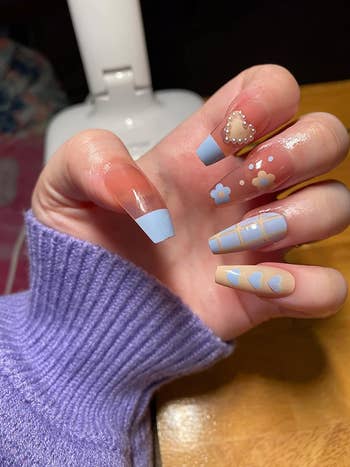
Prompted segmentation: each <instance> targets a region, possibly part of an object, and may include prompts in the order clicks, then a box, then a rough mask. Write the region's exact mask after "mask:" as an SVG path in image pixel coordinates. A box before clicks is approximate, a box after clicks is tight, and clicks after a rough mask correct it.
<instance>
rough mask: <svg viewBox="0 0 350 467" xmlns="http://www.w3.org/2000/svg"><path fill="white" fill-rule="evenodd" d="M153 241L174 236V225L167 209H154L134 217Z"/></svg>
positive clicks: (157, 241)
mask: <svg viewBox="0 0 350 467" xmlns="http://www.w3.org/2000/svg"><path fill="white" fill-rule="evenodd" d="M135 221H136V223H137V224H138V225H139V226H140V227H141V229H142V230H143V231H144V232H145V234H146V235H147V236H148V237H149V238H150V239H151V240H152V242H153V243H159V242H162V241H163V240H166V239H167V238H170V237H173V236H174V227H173V223H172V222H171V218H170V214H169V211H168V209H156V210H155V211H151V212H148V213H147V214H144V215H143V216H140V217H137V218H136V219H135Z"/></svg>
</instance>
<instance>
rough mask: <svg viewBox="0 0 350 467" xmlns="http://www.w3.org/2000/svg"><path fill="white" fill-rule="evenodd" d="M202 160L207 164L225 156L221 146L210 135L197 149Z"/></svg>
mask: <svg viewBox="0 0 350 467" xmlns="http://www.w3.org/2000/svg"><path fill="white" fill-rule="evenodd" d="M197 154H198V157H199V158H200V160H201V161H202V162H203V164H205V165H211V164H214V163H215V162H218V161H220V160H221V159H223V158H224V155H223V153H222V150H221V148H220V146H219V145H218V144H217V143H216V141H215V139H214V138H213V137H212V136H210V135H209V136H208V137H207V138H206V139H205V140H204V141H203V143H202V144H201V145H200V146H199V148H198V149H197Z"/></svg>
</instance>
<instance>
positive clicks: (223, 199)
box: [210, 183, 231, 204]
mask: <svg viewBox="0 0 350 467" xmlns="http://www.w3.org/2000/svg"><path fill="white" fill-rule="evenodd" d="M230 194H231V188H229V187H227V186H224V185H223V184H222V183H218V184H217V185H216V187H215V188H214V189H213V190H211V192H210V196H211V198H213V200H214V201H215V204H222V203H228V202H229V201H231V198H230Z"/></svg>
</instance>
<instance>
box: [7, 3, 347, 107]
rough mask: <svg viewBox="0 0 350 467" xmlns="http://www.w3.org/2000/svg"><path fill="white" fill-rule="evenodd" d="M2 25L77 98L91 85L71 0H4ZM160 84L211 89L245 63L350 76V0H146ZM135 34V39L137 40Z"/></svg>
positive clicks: (313, 75)
mask: <svg viewBox="0 0 350 467" xmlns="http://www.w3.org/2000/svg"><path fill="white" fill-rule="evenodd" d="M0 7H1V14H0V32H1V33H2V35H8V36H9V37H11V38H12V39H13V40H15V41H18V42H19V43H21V44H23V45H26V46H28V47H30V48H33V49H35V50H38V51H40V52H41V53H43V54H44V55H45V56H46V57H47V58H48V60H49V61H50V62H51V64H52V65H53V68H54V71H55V73H56V76H57V77H58V79H59V81H60V82H61V83H62V86H63V89H64V90H65V92H66V94H67V96H68V99H69V101H70V103H75V102H80V101H82V100H83V99H84V98H85V96H86V94H87V85H86V81H85V77H84V72H83V68H82V63H81V60H80V57H79V51H78V47H77V43H76V40H75V36H74V31H73V27H72V23H71V20H70V16H69V12H68V7H67V4H66V1H65V0H51V1H49V2H48V1H47V0H31V1H28V0H5V1H4V0H0ZM141 7H142V13H143V18H144V26H145V32H146V40H147V46H148V53H149V59H150V65H151V71H152V78H153V86H154V88H155V89H164V88H186V89H191V90H193V91H195V92H197V93H199V94H201V95H205V96H207V95H210V94H212V93H213V92H214V91H215V90H216V89H217V88H218V87H219V86H221V85H222V84H223V83H225V82H226V81H227V80H228V79H230V78H231V77H232V76H233V75H235V74H236V73H238V72H240V71H241V70H243V69H244V68H246V67H248V66H251V65H254V64H259V63H268V62H271V63H278V64H281V65H284V66H286V67H287V68H288V69H289V70H290V71H291V72H292V73H293V74H294V75H295V77H296V78H297V79H298V81H299V82H300V83H301V84H304V83H313V82H324V81H332V80H342V79H347V78H349V77H350V59H349V57H350V41H349V36H348V34H349V31H350V3H349V1H348V0H343V1H340V0H334V1H332V2H321V1H316V0H309V1H308V0H294V1H283V0H282V1H281V0H279V1H278V0H270V1H267V2H266V1H265V2H262V1H257V0H250V1H249V2H246V1H245V2H243V1H239V0H234V1H231V2H229V1H227V0H215V1H213V0H176V1H173V2H168V1H164V0H163V1H162V0H141ZM131 40H132V39H131Z"/></svg>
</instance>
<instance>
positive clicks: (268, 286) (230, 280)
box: [215, 265, 295, 298]
mask: <svg viewBox="0 0 350 467" xmlns="http://www.w3.org/2000/svg"><path fill="white" fill-rule="evenodd" d="M215 281H216V283H218V284H221V285H225V286H227V287H232V288H235V289H239V290H244V291H246V292H253V293H256V294H258V295H261V296H264V297H270V298H271V297H276V296H285V295H289V294H291V293H292V292H293V290H294V288H295V280H294V277H293V276H292V274H290V272H288V271H286V270H285V269H280V268H274V267H270V266H259V265H257V266H245V265H244V266H218V268H217V270H216V273H215Z"/></svg>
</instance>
